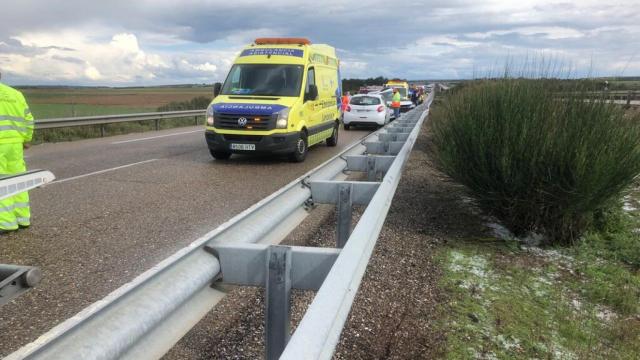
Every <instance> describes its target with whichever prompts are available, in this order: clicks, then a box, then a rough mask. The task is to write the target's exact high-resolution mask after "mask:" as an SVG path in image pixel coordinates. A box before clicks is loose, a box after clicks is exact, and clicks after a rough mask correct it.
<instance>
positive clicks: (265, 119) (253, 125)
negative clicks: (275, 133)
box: [213, 113, 276, 130]
mask: <svg viewBox="0 0 640 360" xmlns="http://www.w3.org/2000/svg"><path fill="white" fill-rule="evenodd" d="M241 118H245V119H246V124H245V125H241V124H242V123H243V121H240V119H241ZM214 119H215V120H214V125H213V126H215V127H216V128H218V129H235V130H271V129H275V125H276V124H275V119H274V117H273V116H272V115H235V114H220V113H216V114H215V115H214Z"/></svg>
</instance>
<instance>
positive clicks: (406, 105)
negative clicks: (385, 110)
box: [378, 88, 415, 119]
mask: <svg viewBox="0 0 640 360" xmlns="http://www.w3.org/2000/svg"><path fill="white" fill-rule="evenodd" d="M378 94H380V96H382V98H383V99H384V101H385V104H386V105H387V107H391V99H392V98H393V89H392V88H389V89H385V90H382V91H380V92H379V93H378ZM414 107H415V105H414V104H413V102H411V100H410V99H405V98H402V100H400V111H401V112H407V111H409V110H411V109H413V108H414ZM391 116H392V119H395V117H394V116H393V114H391Z"/></svg>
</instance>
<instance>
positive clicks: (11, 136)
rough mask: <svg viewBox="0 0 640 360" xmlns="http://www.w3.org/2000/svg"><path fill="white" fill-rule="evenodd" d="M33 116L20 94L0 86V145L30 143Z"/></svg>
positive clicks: (7, 87)
mask: <svg viewBox="0 0 640 360" xmlns="http://www.w3.org/2000/svg"><path fill="white" fill-rule="evenodd" d="M32 136H33V115H31V110H29V105H27V101H26V100H25V99H24V96H22V93H21V92H20V91H18V90H15V89H13V88H11V87H9V86H6V85H4V84H0V144H14V143H24V142H29V141H31V137H32Z"/></svg>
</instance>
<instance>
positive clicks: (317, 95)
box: [205, 38, 342, 162]
mask: <svg viewBox="0 0 640 360" xmlns="http://www.w3.org/2000/svg"><path fill="white" fill-rule="evenodd" d="M341 92H342V91H341V82H340V70H339V60H338V58H337V57H336V52H335V49H334V48H333V47H331V46H328V45H324V44H311V42H310V41H309V40H307V39H303V38H259V39H256V40H255V42H254V43H253V44H251V45H249V46H247V47H246V48H245V49H243V50H242V52H240V55H238V57H237V58H236V60H235V62H234V63H233V66H232V67H231V69H230V70H229V74H228V75H227V78H226V80H225V82H224V84H220V83H217V84H215V85H214V96H215V98H214V99H213V101H212V102H211V104H210V105H209V107H208V109H207V123H206V130H205V138H206V141H207V146H208V147H209V152H210V153H211V155H212V156H213V157H214V158H216V159H228V158H229V157H230V156H231V154H233V153H241V154H256V153H272V154H282V155H287V156H288V157H289V158H290V159H291V161H294V162H302V161H304V159H305V157H306V155H307V151H308V149H309V147H311V146H313V145H316V144H319V143H322V142H326V144H327V145H328V146H336V145H337V143H338V127H339V119H340V97H341Z"/></svg>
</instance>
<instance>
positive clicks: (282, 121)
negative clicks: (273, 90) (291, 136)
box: [276, 108, 289, 129]
mask: <svg viewBox="0 0 640 360" xmlns="http://www.w3.org/2000/svg"><path fill="white" fill-rule="evenodd" d="M276 114H278V118H277V119H276V129H286V128H287V125H288V124H289V108H284V109H282V110H280V111H278V112H277V113H276Z"/></svg>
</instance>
